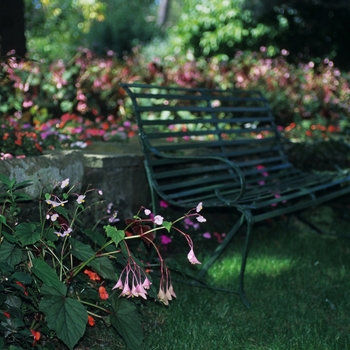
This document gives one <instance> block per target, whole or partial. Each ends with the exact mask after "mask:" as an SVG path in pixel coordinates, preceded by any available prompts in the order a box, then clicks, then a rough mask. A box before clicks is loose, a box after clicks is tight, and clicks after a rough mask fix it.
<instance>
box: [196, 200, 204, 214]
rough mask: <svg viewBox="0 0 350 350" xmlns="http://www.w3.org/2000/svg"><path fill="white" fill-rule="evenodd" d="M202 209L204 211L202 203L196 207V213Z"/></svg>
mask: <svg viewBox="0 0 350 350" xmlns="http://www.w3.org/2000/svg"><path fill="white" fill-rule="evenodd" d="M202 209H203V203H202V202H200V203H198V205H197V206H196V212H197V213H199V212H200V211H201V210H202Z"/></svg>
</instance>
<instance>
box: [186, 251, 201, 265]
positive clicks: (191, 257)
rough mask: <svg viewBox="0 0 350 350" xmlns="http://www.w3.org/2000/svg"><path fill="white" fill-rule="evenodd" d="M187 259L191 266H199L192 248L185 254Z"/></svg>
mask: <svg viewBox="0 0 350 350" xmlns="http://www.w3.org/2000/svg"><path fill="white" fill-rule="evenodd" d="M187 259H188V260H189V262H190V263H191V264H201V263H200V262H199V261H198V260H197V258H196V256H195V255H194V251H193V248H191V250H190V252H189V253H188V254H187Z"/></svg>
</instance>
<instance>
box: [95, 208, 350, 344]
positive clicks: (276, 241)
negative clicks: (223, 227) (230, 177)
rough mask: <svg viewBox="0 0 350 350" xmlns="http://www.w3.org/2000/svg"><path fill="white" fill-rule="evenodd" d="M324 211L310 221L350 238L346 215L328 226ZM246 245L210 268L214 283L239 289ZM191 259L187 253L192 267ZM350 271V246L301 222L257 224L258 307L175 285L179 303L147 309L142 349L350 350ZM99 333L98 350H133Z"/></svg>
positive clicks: (237, 245)
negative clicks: (238, 281) (240, 265)
mask: <svg viewBox="0 0 350 350" xmlns="http://www.w3.org/2000/svg"><path fill="white" fill-rule="evenodd" d="M324 209H325V207H323V208H319V209H317V210H318V211H317V210H316V211H315V210H313V211H307V212H306V213H305V215H306V216H307V217H308V218H313V222H314V223H315V222H316V223H317V224H318V226H319V227H320V228H322V229H324V230H326V231H327V232H338V233H341V234H347V233H349V234H350V227H349V226H350V225H349V223H348V222H347V221H345V220H344V219H342V218H341V217H340V215H335V216H334V217H333V220H329V219H327V217H326V214H325V213H324V212H323V211H322V210H324ZM325 210H326V211H327V207H326V209H325ZM315 213H318V214H319V215H318V218H317V215H316V216H313V215H315ZM336 214H337V213H336ZM315 218H316V219H315ZM317 219H318V221H317ZM220 222H221V224H222V223H224V220H220ZM197 241H198V242H197V244H196V245H195V249H196V253H197V257H198V258H199V259H200V260H202V261H204V260H205V257H206V256H207V253H206V252H205V249H204V248H203V247H202V246H201V243H200V240H197ZM202 241H203V239H202ZM243 242H244V241H243V239H242V238H239V239H237V241H234V242H233V243H232V244H230V246H229V247H228V249H227V250H226V251H225V252H224V254H223V255H222V257H221V258H220V259H219V261H218V262H217V263H216V265H214V266H213V267H212V268H211V269H210V271H209V274H208V277H207V280H208V281H210V283H211V284H213V285H218V286H221V287H225V288H230V287H236V286H237V283H236V276H237V273H238V271H239V264H240V252H241V250H242V245H243ZM206 243H207V244H206V246H207V245H208V242H206ZM186 254H187V250H186V248H185V251H184V253H183V254H181V260H183V262H185V263H186V261H184V260H186ZM349 272H350V239H348V238H335V237H332V236H324V235H319V234H317V233H315V232H314V231H312V230H311V228H310V227H308V226H306V225H305V224H303V223H302V222H301V221H299V220H298V219H296V218H295V217H293V216H292V217H291V218H289V220H286V219H283V218H281V219H276V220H274V221H273V222H272V223H264V224H260V225H257V226H256V227H255V230H254V237H253V243H252V247H251V250H250V256H249V259H248V265H247V271H246V293H247V297H248V299H249V301H250V303H251V305H252V307H251V308H250V309H247V308H246V307H245V306H244V304H243V303H242V301H241V299H240V298H239V297H238V296H237V295H235V294H230V293H225V292H218V291H213V290H208V289H203V288H198V287H192V286H188V285H185V284H181V283H176V282H174V288H175V291H176V294H177V299H176V300H175V301H173V302H172V303H171V305H170V306H169V307H165V306H162V305H159V303H148V304H147V307H145V308H143V310H142V312H143V314H144V319H145V324H144V330H145V340H144V343H143V348H142V349H144V350H157V349H159V350H186V349H188V350H209V349H210V350H212V349H214V350H221V349H222V350H265V349H266V350H268V349H271V350H284V349H296V350H301V349H305V350H326V349H327V350H336V349H339V350H346V349H350V279H349V276H350V273H349ZM94 332H96V329H95V330H94ZM98 334H100V338H101V341H100V342H99V341H96V342H95V344H96V345H93V344H92V347H91V349H100V348H102V347H103V348H104V349H126V348H125V347H124V345H123V342H122V341H121V340H120V339H119V338H118V337H116V336H112V335H111V334H109V337H112V338H110V339H109V340H108V341H107V340H106V336H105V335H101V334H107V332H106V330H104V331H103V332H102V333H98ZM95 335H96V334H95ZM102 340H103V341H105V342H103V341H102ZM102 344H103V345H102ZM140 350H141V349H140Z"/></svg>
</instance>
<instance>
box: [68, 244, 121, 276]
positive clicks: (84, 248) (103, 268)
mask: <svg viewBox="0 0 350 350" xmlns="http://www.w3.org/2000/svg"><path fill="white" fill-rule="evenodd" d="M70 243H71V245H72V250H71V252H72V254H73V256H75V257H76V258H77V259H79V260H81V261H86V260H88V259H90V258H91V257H92V256H94V255H95V254H96V253H95V252H94V251H93V250H92V248H91V247H90V246H89V245H87V244H84V243H81V242H79V241H77V240H76V239H74V238H71V240H70ZM88 266H90V267H92V268H93V269H94V271H95V272H96V273H98V274H99V275H100V276H101V277H103V278H108V279H111V280H117V274H116V272H115V270H114V266H113V264H112V262H111V260H110V259H109V258H107V257H106V256H101V257H95V258H94V260H92V261H91V262H90V263H89V264H88Z"/></svg>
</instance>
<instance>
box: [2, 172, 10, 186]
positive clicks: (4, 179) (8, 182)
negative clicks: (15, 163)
mask: <svg viewBox="0 0 350 350" xmlns="http://www.w3.org/2000/svg"><path fill="white" fill-rule="evenodd" d="M0 182H2V183H3V184H4V185H6V186H7V187H8V188H10V186H11V180H10V179H9V178H8V177H7V176H6V175H4V174H0Z"/></svg>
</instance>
